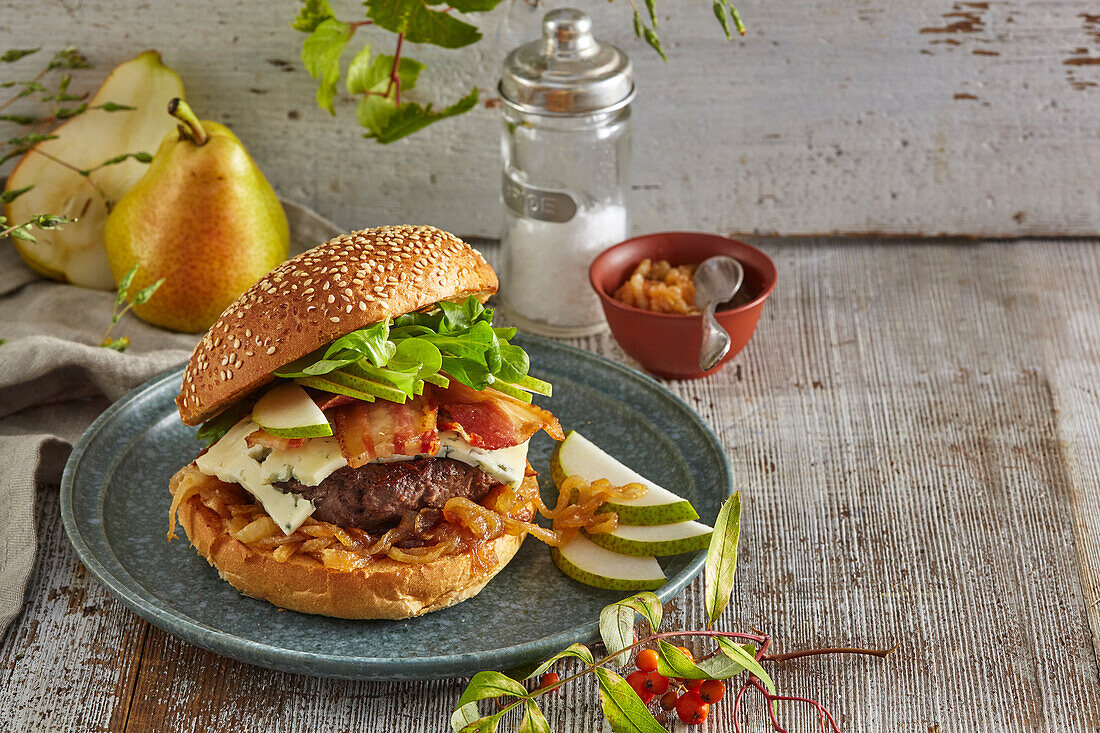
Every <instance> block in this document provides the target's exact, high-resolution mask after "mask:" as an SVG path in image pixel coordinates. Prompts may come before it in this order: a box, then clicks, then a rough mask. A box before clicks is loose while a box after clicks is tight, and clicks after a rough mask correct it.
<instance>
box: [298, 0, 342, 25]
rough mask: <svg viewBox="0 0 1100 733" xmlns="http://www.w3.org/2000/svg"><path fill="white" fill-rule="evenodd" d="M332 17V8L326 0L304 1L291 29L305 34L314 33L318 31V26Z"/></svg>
mask: <svg viewBox="0 0 1100 733" xmlns="http://www.w3.org/2000/svg"><path fill="white" fill-rule="evenodd" d="M332 17H333V14H332V8H331V7H330V6H329V4H328V2H326V0H304V2H303V3H302V7H300V8H299V9H298V15H297V17H295V18H294V22H293V23H291V24H290V27H291V28H293V29H294V30H296V31H301V32H303V33H312V32H313V31H315V30H317V26H319V25H321V23H323V22H324V21H326V20H328V19H329V18H332Z"/></svg>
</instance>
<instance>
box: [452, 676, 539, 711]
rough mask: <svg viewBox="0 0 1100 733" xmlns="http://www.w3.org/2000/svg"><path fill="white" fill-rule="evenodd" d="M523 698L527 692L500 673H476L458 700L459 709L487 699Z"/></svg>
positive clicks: (514, 681)
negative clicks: (505, 696)
mask: <svg viewBox="0 0 1100 733" xmlns="http://www.w3.org/2000/svg"><path fill="white" fill-rule="evenodd" d="M502 695H507V696H509V697H525V696H526V695H527V690H526V689H525V688H524V686H523V685H521V684H520V683H519V682H517V681H516V680H514V679H512V678H511V677H509V676H508V675H506V674H504V673H502V672H493V671H488V672H478V673H477V674H475V675H474V676H473V677H471V678H470V683H469V684H468V685H466V689H465V690H463V691H462V697H460V698H459V699H458V705H459V707H462V706H463V705H465V704H466V703H471V702H477V701H478V700H484V699H486V698H489V697H501V696H502Z"/></svg>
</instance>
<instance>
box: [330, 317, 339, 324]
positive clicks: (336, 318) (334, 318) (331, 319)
mask: <svg viewBox="0 0 1100 733" xmlns="http://www.w3.org/2000/svg"><path fill="white" fill-rule="evenodd" d="M329 320H330V321H332V322H333V323H339V322H340V317H339V316H333V317H332V318H329Z"/></svg>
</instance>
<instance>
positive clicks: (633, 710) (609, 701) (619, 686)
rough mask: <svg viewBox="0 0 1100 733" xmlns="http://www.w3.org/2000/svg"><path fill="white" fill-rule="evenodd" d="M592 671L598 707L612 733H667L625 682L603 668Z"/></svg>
mask: <svg viewBox="0 0 1100 733" xmlns="http://www.w3.org/2000/svg"><path fill="white" fill-rule="evenodd" d="M595 671H596V679H597V681H598V682H599V686H600V705H601V706H602V707H603V714H604V716H605V717H606V718H607V722H608V723H609V724H610V725H611V730H612V731H614V733H667V731H666V730H665V728H664V726H662V725H661V724H660V723H658V722H657V720H656V719H655V718H654V717H653V714H652V713H650V712H649V708H647V707H646V706H645V704H644V703H643V702H642V699H641V698H640V697H638V693H636V692H634V690H633V689H632V688H631V687H630V685H629V684H627V682H626V680H624V679H623V678H622V677H620V676H619V675H617V674H615V673H614V672H612V671H611V670H609V669H604V668H603V667H596V670H595Z"/></svg>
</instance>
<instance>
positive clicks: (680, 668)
mask: <svg viewBox="0 0 1100 733" xmlns="http://www.w3.org/2000/svg"><path fill="white" fill-rule="evenodd" d="M657 671H658V672H659V673H660V674H663V675H664V676H665V677H683V678H684V679H686V680H701V679H705V678H706V676H707V674H706V672H704V671H703V670H702V669H700V668H699V666H698V665H697V664H695V662H693V661H692V660H691V658H690V657H688V655H686V654H684V653H683V652H682V651H680V650H679V649H677V648H676V647H675V646H673V645H672V644H669V643H668V642H667V641H665V640H664V639H658V640H657Z"/></svg>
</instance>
